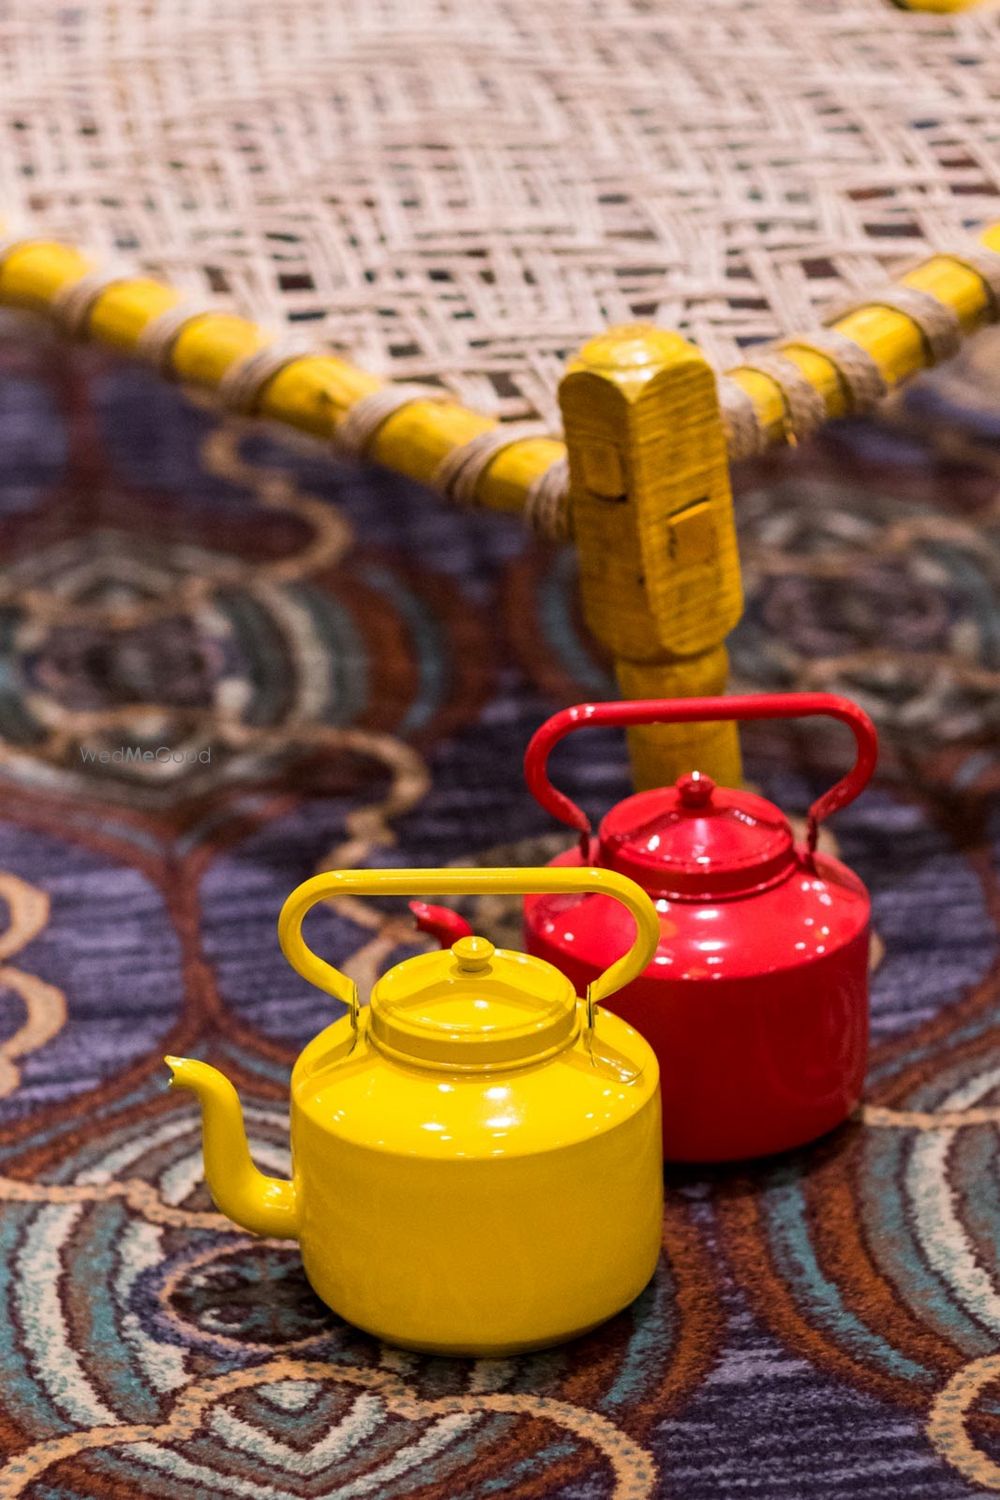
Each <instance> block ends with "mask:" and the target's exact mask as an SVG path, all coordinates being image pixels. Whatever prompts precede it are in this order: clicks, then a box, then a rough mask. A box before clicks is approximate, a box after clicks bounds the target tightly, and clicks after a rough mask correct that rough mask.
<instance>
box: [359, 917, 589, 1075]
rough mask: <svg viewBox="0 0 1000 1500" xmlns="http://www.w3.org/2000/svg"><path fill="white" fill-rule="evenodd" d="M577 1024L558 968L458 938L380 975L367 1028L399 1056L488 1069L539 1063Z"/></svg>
mask: <svg viewBox="0 0 1000 1500" xmlns="http://www.w3.org/2000/svg"><path fill="white" fill-rule="evenodd" d="M578 1025H579V1022H578V1015H577V996H576V993H575V991H574V989H573V986H572V985H571V984H570V982H569V980H568V979H566V977H565V976H564V975H563V974H560V972H559V970H558V969H555V968H553V966H552V965H551V964H549V963H546V962H545V961H544V959H540V958H533V957H531V956H530V955H528V954H527V953H515V952H511V951H509V950H507V949H503V948H494V946H493V944H492V943H491V942H490V941H489V940H488V939H487V938H483V937H463V938H459V940H458V942H457V943H454V944H453V945H452V947H451V948H450V949H449V950H445V951H444V952H435V953H421V954H419V955H418V956H417V957H416V958H410V959H407V960H406V961H405V962H403V963H401V964H397V965H396V967H395V968H394V969H392V970H390V972H389V973H388V974H386V975H384V976H383V977H382V978H381V979H380V980H379V981H378V983H377V984H376V985H375V987H374V989H373V990H372V994H371V1006H370V1009H369V1019H368V1032H369V1036H370V1037H371V1039H372V1041H373V1042H374V1043H375V1045H376V1046H377V1047H378V1048H379V1050H380V1051H383V1052H386V1053H387V1054H388V1055H389V1056H391V1057H394V1058H396V1059H397V1060H399V1061H401V1062H411V1063H415V1064H417V1065H418V1066H423V1067H432V1068H448V1069H453V1068H454V1069H459V1070H464V1069H470V1070H471V1069H475V1070H480V1069H482V1070H489V1069H494V1068H504V1067H518V1066H523V1065H525V1064H527V1063H531V1062H541V1061H543V1060H544V1059H545V1058H546V1057H550V1056H551V1055H552V1054H553V1053H555V1052H557V1051H558V1050H560V1049H561V1048H562V1047H563V1046H565V1045H566V1044H567V1043H568V1042H569V1041H570V1040H571V1039H572V1038H573V1036H574V1035H575V1034H576V1031H577V1029H578Z"/></svg>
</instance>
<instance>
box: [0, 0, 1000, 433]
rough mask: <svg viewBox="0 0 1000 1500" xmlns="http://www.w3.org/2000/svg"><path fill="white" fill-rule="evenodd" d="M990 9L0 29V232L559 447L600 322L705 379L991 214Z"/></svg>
mask: <svg viewBox="0 0 1000 1500" xmlns="http://www.w3.org/2000/svg"><path fill="white" fill-rule="evenodd" d="M998 94H1000V12H998V10H997V9H996V7H995V6H994V5H992V4H986V5H984V6H979V7H976V8H975V9H972V10H969V11H967V12H962V13H958V14H952V15H943V16H941V15H932V14H924V13H917V12H912V11H905V10H902V9H896V8H894V7H892V6H891V5H887V4H884V3H883V0H709V3H708V4H706V5H698V6H695V5H690V4H663V3H653V0H606V3H601V4H597V3H594V0H499V3H496V4H490V5H487V4H484V3H479V0H476V3H466V4H461V3H459V0H283V3H282V4H280V5H275V4H273V3H270V0H158V3H154V4H149V5H141V6H140V5H135V6H121V5H118V4H112V3H110V0H92V3H88V4H87V5H83V6H66V5H64V4H62V3H59V0H42V3H40V4H38V5H33V6H31V7H27V6H13V7H5V8H3V9H2V10H0V141H2V149H0V216H2V217H3V218H4V221H5V225H6V228H7V232H13V231H17V232H21V231H26V232H29V233H31V234H35V235H44V236H48V237H52V238H57V239H65V240H68V241H70V242H73V243H77V244H81V245H84V246H86V247H87V248H88V249H90V250H93V251H95V252H96V253H97V254H98V255H99V256H101V257H104V258H106V259H111V260H113V259H114V258H115V257H118V258H122V259H124V260H125V261H126V262H127V263H128V264H129V265H130V266H132V267H135V266H139V267H144V268H146V269H148V270H151V271H153V272H154V273H155V274H158V275H161V276H163V277H165V278H166V279H167V280H170V281H173V282H175V283H178V284H180V285H182V286H183V287H185V288H187V289H189V290H191V291H193V292H196V293H199V294H202V295H204V294H210V295H212V296H220V295H221V296H223V297H224V298H225V299H226V300H227V301H229V302H232V301H235V303H236V304H237V305H238V306H239V307H240V308H241V309H242V310H243V311H244V312H245V313H248V314H249V315H251V316H252V317H254V318H255V319H258V320H260V321H262V322H264V323H265V324H268V325H271V326H277V327H279V328H280V327H281V326H282V325H284V324H286V323H291V324H296V325H301V326H300V331H301V332H302V333H303V334H305V335H307V336H308V338H309V339H310V341H312V342H313V343H316V344H320V345H322V344H326V345H328V346H332V347H335V348H337V349H340V350H343V351H347V352H349V354H350V355H351V357H352V358H353V359H355V360H356V361H357V362H358V363H359V364H361V365H362V366H363V367H365V368H368V369H371V370H373V371H375V372H377V373H380V374H385V375H391V376H392V377H393V378H396V379H404V380H412V379H433V380H436V381H440V382H443V383H445V384H446V385H447V386H448V387H449V388H451V389H452V390H453V391H454V392H455V393H456V394H457V395H458V396H459V397H460V398H461V399H462V400H463V401H464V402H466V403H467V404H469V405H471V406H474V407H475V408H477V409H479V410H481V411H485V412H487V413H494V414H497V415H501V416H504V417H512V418H518V417H532V416H538V415H540V416H541V417H542V418H543V419H544V420H545V421H546V422H548V423H549V424H551V425H553V426H557V417H556V403H555V391H556V386H557V382H558V378H559V374H560V371H561V366H562V361H563V358H564V357H565V355H566V354H567V353H569V352H571V351H572V350H573V349H575V348H576V347H578V346H579V344H580V343H581V342H582V341H583V340H584V339H585V338H586V337H588V336H589V335H591V334H593V333H594V332H595V331H597V330H599V329H601V328H602V327H604V326H607V325H609V324H615V323H621V322H625V321H629V320H632V319H636V318H641V319H647V320H650V321H654V322H657V323H659V324H661V325H665V326H668V327H675V328H679V329H681V330H682V331H685V332H687V333H689V334H690V335H691V336H693V337H694V338H695V339H696V341H697V342H699V343H700V344H701V346H702V347H703V348H704V350H705V351H706V353H707V354H708V355H709V357H710V359H712V361H713V362H714V363H716V364H717V365H718V366H719V367H720V368H724V367H726V366H728V365H732V364H733V363H735V362H736V361H737V358H738V352H739V350H740V348H742V347H744V346H746V345H747V344H748V343H752V342H756V341H758V340H762V339H765V338H772V337H775V336H778V335H781V334H783V333H784V334H788V333H791V332H792V331H794V330H797V329H801V328H803V327H809V326H812V325H815V324H816V323H817V322H818V321H820V316H821V314H822V313H823V312H824V311H825V310H827V309H829V307H830V306H831V304H835V303H836V302H838V301H842V300H844V299H845V298H847V299H850V298H851V297H852V296H854V297H857V296H858V295H861V294H864V293H865V292H866V291H867V290H870V289H871V288H872V287H875V286H879V285H881V284H883V283H884V282H885V280H886V276H887V273H893V272H896V271H898V269H899V267H900V265H901V264H904V263H905V262H907V261H909V260H911V259H913V258H914V257H919V256H920V255H922V254H926V253H927V252H928V251H930V250H932V249H933V248H935V247H936V246H939V245H951V246H954V245H955V244H957V243H961V242H962V241H963V240H964V239H965V237H966V235H967V234H968V232H969V230H970V229H971V230H974V229H975V228H976V227H978V226H980V225H982V224H985V223H988V222H990V221H991V220H992V219H995V218H996V217H997V212H996V203H997V193H998V189H1000V159H998V150H1000V120H998V116H997V111H996V107H995V102H996V99H997V96H998Z"/></svg>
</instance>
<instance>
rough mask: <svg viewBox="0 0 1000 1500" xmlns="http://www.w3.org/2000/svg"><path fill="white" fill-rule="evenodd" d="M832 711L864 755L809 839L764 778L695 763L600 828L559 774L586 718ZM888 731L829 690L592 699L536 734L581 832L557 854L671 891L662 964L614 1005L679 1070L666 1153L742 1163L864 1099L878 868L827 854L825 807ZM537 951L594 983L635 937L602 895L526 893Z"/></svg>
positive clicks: (546, 789) (859, 786)
mask: <svg viewBox="0 0 1000 1500" xmlns="http://www.w3.org/2000/svg"><path fill="white" fill-rule="evenodd" d="M799 714H829V715H831V716H833V717H835V718H838V719H841V720H842V721H843V722H845V723H847V724H848V725H849V726H850V728H851V730H852V732H853V733H854V736H855V741H856V747H857V758H856V761H855V764H854V767H853V769H852V770H851V771H850V772H849V773H848V774H847V775H846V776H845V777H843V778H842V780H841V781H840V782H838V783H837V785H836V786H834V787H833V788H831V789H830V791H828V792H826V793H825V794H824V795H823V796H822V797H821V798H819V799H818V800H817V801H816V802H815V803H814V804H813V806H812V809H811V810H810V817H809V835H808V841H807V843H806V844H805V845H796V844H795V842H794V840H793V837H792V831H791V828H790V826H789V824H788V821H787V819H786V817H785V815H784V814H783V813H782V812H781V811H780V809H778V808H777V807H775V806H774V805H773V804H772V803H770V802H767V801H766V800H765V799H764V798H762V797H759V796H756V795H754V794H753V793H750V792H746V791H743V790H736V789H731V788H722V787H716V786H715V785H714V783H713V782H712V781H711V780H710V778H708V777H704V776H700V775H699V774H698V773H697V772H696V771H692V772H691V773H689V774H688V775H686V776H682V777H681V778H680V779H679V780H678V782H677V784H676V785H675V786H673V787H667V788H661V789H658V790H655V791H649V792H641V793H638V794H637V795H636V796H633V797H630V798H627V799H626V800H625V801H623V802H622V803H620V804H619V805H618V806H617V807H615V808H613V809H612V810H611V811H610V812H609V813H608V814H607V816H606V817H605V819H604V820H603V822H602V823H601V826H600V829H599V830H598V833H597V836H596V837H593V836H592V835H591V831H590V823H589V820H588V819H587V818H586V816H585V815H584V813H583V812H582V810H581V809H580V808H578V807H576V806H575V805H574V804H573V803H572V802H570V801H569V799H568V798H566V797H565V796H564V795H563V794H562V793H561V792H557V791H556V789H555V788H554V787H553V786H552V784H551V783H550V782H549V780H548V774H547V760H548V755H549V752H550V751H551V749H552V748H553V746H554V745H555V744H556V743H557V741H558V740H559V739H560V738H561V737H562V736H563V735H564V734H566V733H568V732H570V731H571V730H574V729H577V728H581V727H584V726H585V725H586V724H612V723H614V724H621V725H623V726H625V725H629V724H631V723H633V722H638V723H652V722H672V721H674V720H675V719H682V720H684V721H692V720H695V719H698V718H700V717H702V716H704V717H706V718H713V717H717V716H720V715H721V716H725V717H733V718H762V717H766V718H778V717H793V716H796V715H799ZM875 754H876V742H875V732H874V729H873V727H872V725H871V722H870V720H869V719H868V717H867V715H865V714H864V713H862V711H861V710H860V709H858V708H857V707H856V706H855V705H854V704H851V703H848V702H847V701H846V700H844V699H841V698H835V697H832V696H831V695H829V694H821V693H810V694H788V695H773V696H768V697H745V698H737V697H733V698H728V699H702V700H686V701H684V702H679V703H675V702H669V701H663V702H658V701H655V700H651V701H648V702H642V703H631V704H630V703H614V704H584V705H581V706H579V707H578V708H574V709H567V710H564V711H563V713H561V714H558V715H556V716H555V717H554V718H553V719H551V720H549V722H548V723H547V724H546V725H543V726H542V728H541V729H540V730H539V731H538V733H537V735H536V736H535V737H534V739H533V741H532V744H531V746H530V747H529V750H528V755H527V756H526V761H525V767H526V775H527V777H528V781H529V785H530V786H531V789H532V790H533V791H534V793H535V795H536V796H537V797H538V798H539V800H540V801H541V802H542V803H543V805H544V806H546V807H547V808H548V809H549V810H550V811H553V812H554V813H555V814H556V816H557V817H560V818H561V819H562V820H563V821H564V822H566V823H569V824H570V826H571V827H573V828H575V829H577V831H578V832H579V835H580V847H579V848H578V849H576V850H569V851H567V852H566V853H565V854H563V855H561V856H560V857H559V858H558V859H557V860H555V861H554V864H555V865H556V866H558V867H560V868H566V869H569V868H573V867H574V866H575V865H577V864H581V863H584V862H586V863H590V862H593V863H597V864H602V865H606V866H609V867H611V868H613V869H615V870H617V871H618V872H619V873H624V874H627V875H628V876H630V877H632V878H633V879H636V880H638V881H639V882H640V883H641V884H642V885H643V887H644V888H645V889H646V890H647V891H648V892H649V893H650V894H651V895H652V896H653V897H654V898H655V903H656V909H657V915H658V917H659V924H660V939H659V943H658V945H657V950H656V953H655V955H654V956H653V959H652V962H651V963H650V964H649V965H648V966H647V968H646V970H645V971H644V973H643V974H642V975H641V976H640V977H639V978H637V979H636V980H634V981H633V982H632V983H630V984H629V985H627V986H625V987H624V988H623V989H622V990H620V991H619V992H618V993H617V994H616V995H615V996H614V997H613V999H612V1000H611V1001H610V1004H611V1008H612V1009H613V1010H614V1011H615V1012H616V1013H617V1014H618V1015H621V1016H623V1017H624V1018H625V1019H626V1020H627V1021H628V1022H629V1023H630V1024H631V1025H633V1026H635V1027H636V1028H637V1029H638V1030H639V1031H641V1032H642V1034H643V1035H644V1036H645V1037H646V1039H647V1040H648V1041H649V1042H650V1044H651V1045H652V1047H653V1049H654V1050H655V1052H656V1054H657V1056H658V1058H659V1060H660V1068H661V1073H662V1093H663V1150H664V1155H665V1156H666V1157H667V1158H668V1159H671V1160H676V1161H726V1160H738V1159H740V1158H744V1157H752V1156H761V1155H766V1154H770V1153H772V1152H776V1151H782V1150H786V1149H788V1148H790V1147H792V1146H797V1145H801V1144H803V1143H804V1142H806V1141H809V1140H813V1139H815V1138H816V1137H818V1136H820V1135H823V1134H824V1133H825V1132H826V1131H828V1130H831V1129H833V1128H834V1126H836V1125H838V1124H840V1123H841V1122H842V1121H843V1120H844V1119H846V1117H847V1116H848V1115H849V1114H850V1113H851V1112H852V1110H853V1109H854V1108H855V1107H856V1106H857V1104H858V1102H859V1100H860V1098H861V1091H862V1086H863V1083H864V1074H865V1065H866V1060H867V1050H868V947H869V920H870V902H869V897H868V892H867V891H866V890H865V887H864V885H863V884H862V883H861V881H860V880H859V879H858V878H857V877H856V876H855V875H854V874H853V873H852V872H851V871H850V870H849V869H847V867H846V866H845V865H843V864H841V863H840V861H839V860H836V859H833V858H831V857H829V856H827V855H823V854H818V853H816V852H815V840H816V831H817V828H818V825H819V822H820V820H821V819H822V818H823V817H824V816H825V815H826V814H827V813H828V812H831V811H835V810H836V809H837V808H839V807H843V806H845V805H846V804H847V803H848V802H849V801H850V800H852V798H853V797H855V796H857V795H858V793H859V792H860V791H861V790H863V788H864V786H865V784H866V782H867V780H868V778H869V776H870V775H871V770H872V768H873V767H874V764H875ZM524 909H525V942H526V947H527V949H528V951H529V952H530V953H533V954H535V955H537V956H539V957H541V958H544V959H546V960H547V961H548V962H549V963H552V964H554V965H555V966H557V967H558V968H560V969H561V970H562V972H563V973H564V974H565V975H566V976H567V978H568V979H569V980H570V981H571V983H572V984H573V985H575V986H577V987H580V986H586V984H587V983H588V981H589V979H590V977H591V976H592V975H593V974H595V973H597V972H600V970H601V969H602V968H604V967H605V966H606V965H607V964H608V963H609V962H611V961H612V960H613V959H614V958H615V957H616V956H617V955H618V954H619V953H621V952H622V950H623V947H624V946H625V945H626V944H627V942H628V940H629V928H628V925H627V923H625V922H624V921H623V920H622V918H621V916H620V913H619V911H618V910H617V909H616V908H615V907H614V905H613V903H611V902H609V901H607V900H605V899H604V898H603V897H602V896H600V895H599V894H597V895H557V894H550V895H531V896H528V897H526V899H525V908H524Z"/></svg>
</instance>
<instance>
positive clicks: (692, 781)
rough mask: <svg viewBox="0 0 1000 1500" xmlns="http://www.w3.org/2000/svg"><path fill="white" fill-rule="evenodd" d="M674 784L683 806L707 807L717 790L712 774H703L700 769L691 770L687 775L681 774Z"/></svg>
mask: <svg viewBox="0 0 1000 1500" xmlns="http://www.w3.org/2000/svg"><path fill="white" fill-rule="evenodd" d="M674 785H675V787H676V790H677V796H678V799H679V801H680V804H681V806H682V807H690V808H692V809H693V808H698V807H707V806H708V804H709V803H710V802H711V800H712V793H713V792H714V791H715V782H714V781H713V780H712V778H711V776H703V775H702V773H701V772H700V771H691V772H689V774H688V775H687V776H679V777H678V778H677V781H676V782H675V783H674Z"/></svg>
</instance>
